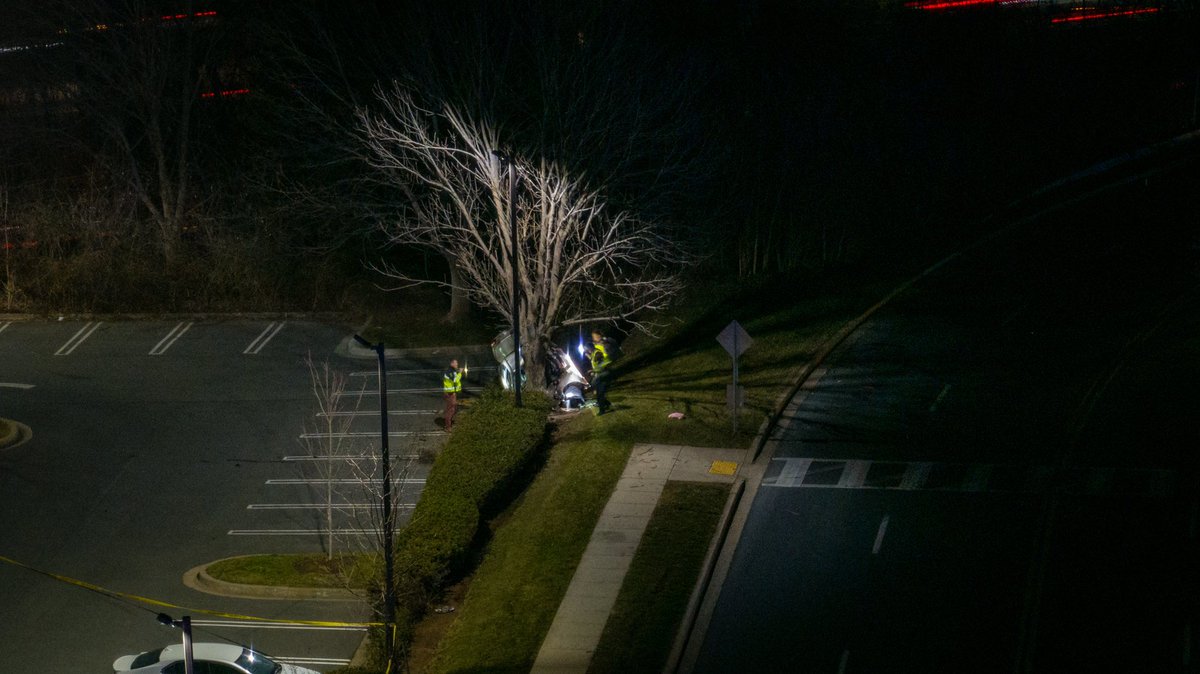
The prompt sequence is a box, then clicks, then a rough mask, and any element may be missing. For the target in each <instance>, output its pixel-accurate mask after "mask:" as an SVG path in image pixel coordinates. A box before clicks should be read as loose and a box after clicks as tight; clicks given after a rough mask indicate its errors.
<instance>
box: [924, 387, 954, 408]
mask: <svg viewBox="0 0 1200 674" xmlns="http://www.w3.org/2000/svg"><path fill="white" fill-rule="evenodd" d="M948 395H950V385H949V384H946V385H945V386H943V387H942V392H941V393H939V394H938V395H937V398H934V400H933V404H932V405H930V406H929V411H930V412H936V411H937V408H938V405H941V404H942V401H943V400H945V399H946V396H948Z"/></svg>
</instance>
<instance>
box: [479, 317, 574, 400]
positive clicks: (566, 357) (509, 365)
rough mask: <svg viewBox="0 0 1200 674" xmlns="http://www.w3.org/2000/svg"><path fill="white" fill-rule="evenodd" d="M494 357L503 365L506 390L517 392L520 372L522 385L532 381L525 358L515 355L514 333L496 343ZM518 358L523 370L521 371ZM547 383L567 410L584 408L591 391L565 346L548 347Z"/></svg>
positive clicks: (506, 331) (499, 336) (507, 332)
mask: <svg viewBox="0 0 1200 674" xmlns="http://www.w3.org/2000/svg"><path fill="white" fill-rule="evenodd" d="M492 356H493V357H494V358H495V359H496V363H498V364H499V365H500V384H501V386H503V387H504V390H506V391H508V390H511V389H512V388H513V382H514V381H516V376H515V373H516V372H518V371H519V372H520V376H521V384H522V385H524V384H525V382H526V381H527V379H528V377H527V375H526V373H525V358H524V357H523V356H520V354H516V353H514V349H513V338H512V330H505V331H504V332H501V333H500V334H498V335H496V338H495V339H493V340H492ZM518 356H520V366H519V367H520V369H519V370H518V365H517V361H518ZM546 381H548V382H551V383H552V385H553V393H554V397H555V399H556V400H558V403H559V406H560V407H562V408H563V409H567V410H575V409H579V408H581V407H583V404H584V398H583V392H584V390H585V389H587V387H588V379H587V377H586V376H584V374H583V372H582V371H581V370H580V369H579V365H578V364H577V363H576V362H575V359H574V358H572V357H571V354H570V352H568V351H567V350H566V349H564V348H562V347H561V346H559V345H557V344H555V343H553V342H550V343H547V344H546Z"/></svg>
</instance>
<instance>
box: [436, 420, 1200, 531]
mask: <svg viewBox="0 0 1200 674" xmlns="http://www.w3.org/2000/svg"><path fill="white" fill-rule="evenodd" d="M430 433H431V434H437V431H430ZM771 462H772V463H771V466H772V468H770V469H768V475H767V476H766V477H764V478H763V480H762V486H763V487H778V488H789V487H790V488H802V489H864V490H885V491H886V490H900V491H919V490H926V491H940V492H960V493H969V492H994V493H1038V494H1047V493H1062V494H1077V495H1091V496H1148V497H1157V498H1169V497H1172V496H1174V495H1175V494H1176V493H1178V491H1179V487H1178V484H1177V483H1178V482H1179V480H1178V476H1177V475H1176V474H1175V472H1174V471H1171V470H1167V469H1164V468H1113V467H1111V466H1103V467H1087V466H1077V467H1069V468H1055V467H1053V466H1011V465H1006V464H991V463H979V464H969V463H945V462H935V461H914V462H904V461H868V460H864V459H851V460H847V459H824V458H800V457H782V458H781V457H776V458H773V459H771ZM776 463H778V464H779V465H780V469H779V472H778V473H776V474H774V475H771V474H770V473H771V471H773V470H774V468H773V466H775V464H776ZM813 466H817V468H813ZM875 466H882V467H884V470H881V471H879V473H880V474H879V475H876V476H874V477H873V478H872V479H870V481H868V480H867V478H869V477H871V475H870V473H871V471H872V469H873V468H874V467H875ZM901 470H902V471H903V472H902V473H901V472H900V471H901ZM834 471H840V472H839V473H838V479H837V481H830V479H829V476H831V475H833V473H834ZM939 475H940V476H941V477H940V478H939V477H937V476H939ZM948 476H957V477H955V478H954V480H953V481H952V480H951V479H948ZM893 482H894V483H893ZM1193 508H1194V509H1196V508H1200V506H1193ZM1197 520H1200V510H1193V515H1192V517H1191V520H1190V521H1189V524H1188V535H1189V536H1191V537H1195V536H1196V535H1197V531H1196V530H1197V527H1198V526H1200V522H1198V521H1197Z"/></svg>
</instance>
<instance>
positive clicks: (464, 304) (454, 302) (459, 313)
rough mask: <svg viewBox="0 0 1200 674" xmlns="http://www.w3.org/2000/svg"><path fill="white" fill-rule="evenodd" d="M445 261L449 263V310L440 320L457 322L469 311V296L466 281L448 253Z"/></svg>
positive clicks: (464, 317) (465, 316)
mask: <svg viewBox="0 0 1200 674" xmlns="http://www.w3.org/2000/svg"><path fill="white" fill-rule="evenodd" d="M446 263H447V264H448V265H450V311H448V312H446V316H445V317H444V318H442V320H443V321H445V322H447V323H459V322H461V321H464V320H466V319H467V316H468V315H469V314H470V313H471V298H470V297H469V296H468V295H467V281H466V279H465V278H463V273H462V270H461V269H459V267H458V264H457V263H456V262H455V261H454V259H453V258H451V257H450V256H449V255H447V256H446Z"/></svg>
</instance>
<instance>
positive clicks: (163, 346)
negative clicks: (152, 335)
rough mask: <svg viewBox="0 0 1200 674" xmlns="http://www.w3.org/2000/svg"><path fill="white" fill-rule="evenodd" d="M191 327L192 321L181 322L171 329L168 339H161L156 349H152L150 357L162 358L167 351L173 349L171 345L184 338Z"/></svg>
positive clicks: (155, 346)
mask: <svg viewBox="0 0 1200 674" xmlns="http://www.w3.org/2000/svg"><path fill="white" fill-rule="evenodd" d="M191 327H192V321H180V322H179V324H178V325H176V326H175V327H173V328H171V331H170V332H168V333H167V336H166V337H163V338H162V339H160V340H159V341H158V344H155V345H154V348H153V349H150V355H151V356H161V355H163V354H164V353H166V352H167V349H169V348H171V345H172V344H174V343H175V340H177V339H179V338H180V337H182V336H183V333H185V332H187V331H188V329H189V328H191Z"/></svg>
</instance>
